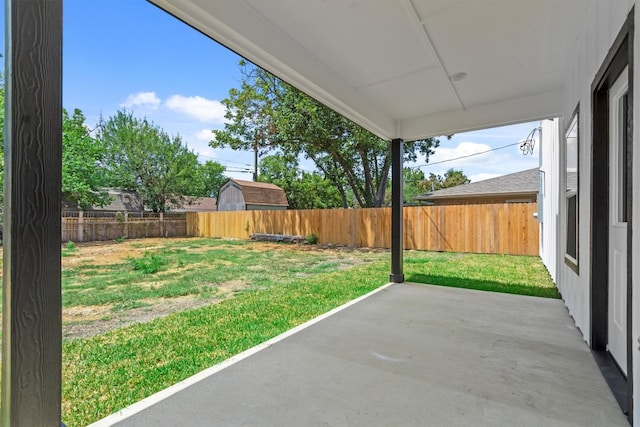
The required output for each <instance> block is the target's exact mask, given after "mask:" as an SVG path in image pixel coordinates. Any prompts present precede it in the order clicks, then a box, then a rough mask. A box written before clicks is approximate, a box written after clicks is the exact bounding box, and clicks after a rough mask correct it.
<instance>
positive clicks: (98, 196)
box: [62, 108, 109, 209]
mask: <svg viewBox="0 0 640 427" xmlns="http://www.w3.org/2000/svg"><path fill="white" fill-rule="evenodd" d="M104 154H105V152H104V148H103V147H102V146H101V144H100V143H99V142H98V141H97V140H96V139H95V138H93V137H91V134H90V133H89V129H87V127H86V125H85V117H84V115H83V114H82V111H80V110H79V109H77V108H76V109H75V110H74V111H73V115H72V116H69V113H68V112H67V110H65V109H63V110H62V194H63V195H64V197H65V199H67V200H68V201H69V202H71V203H72V204H74V205H76V206H78V207H80V208H81V209H87V208H88V207H90V206H104V205H106V204H107V203H109V197H108V194H107V192H106V191H105V190H104V188H103V186H102V182H101V178H102V177H101V173H100V171H99V168H98V166H99V165H100V163H101V162H102V161H103V159H104Z"/></svg>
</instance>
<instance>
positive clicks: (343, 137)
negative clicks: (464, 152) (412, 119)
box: [210, 61, 439, 207]
mask: <svg viewBox="0 0 640 427" xmlns="http://www.w3.org/2000/svg"><path fill="white" fill-rule="evenodd" d="M240 67H241V70H242V74H243V80H242V82H241V84H240V88H238V89H236V88H233V89H231V90H230V91H229V96H228V98H226V99H224V100H223V101H222V103H223V104H224V105H225V107H226V115H225V116H226V118H227V120H228V122H227V123H226V124H225V128H224V130H217V131H214V135H215V138H214V140H213V141H211V143H210V145H211V146H212V147H216V148H217V147H231V148H232V149H235V150H251V149H256V150H258V151H259V152H260V154H267V153H280V154H282V155H285V156H290V157H291V158H298V156H300V155H302V156H304V158H306V159H310V160H312V161H313V162H314V164H315V166H316V168H317V169H318V171H319V173H320V174H321V176H322V177H323V178H324V179H326V180H328V181H329V182H330V183H331V184H332V186H333V187H334V188H335V189H336V190H337V192H338V194H339V195H340V198H341V201H342V206H343V207H347V206H350V205H354V204H355V205H357V206H361V207H374V206H381V205H382V204H383V203H384V200H385V193H386V191H387V183H388V179H389V172H390V169H391V152H390V144H389V142H388V141H384V140H382V139H381V138H378V137H377V136H375V135H373V134H371V133H370V132H368V131H366V130H364V129H362V128H361V127H359V126H357V125H356V124H354V123H353V122H351V121H349V120H347V119H345V118H344V117H342V116H341V115H339V114H338V113H336V112H334V111H332V110H331V109H329V108H327V107H325V106H324V105H322V104H320V103H318V102H317V101H315V100H313V99H312V98H310V97H309V96H307V95H305V94H303V93H302V92H300V91H298V90H297V89H295V88H293V87H292V86H290V85H288V84H287V83H285V82H283V81H282V80H280V79H278V78H276V77H274V76H273V75H271V74H269V73H268V72H266V71H264V70H262V69H259V68H256V67H253V66H251V65H248V64H247V63H245V62H244V61H241V63H240ZM438 144H439V141H438V140H437V139H433V138H430V139H424V140H419V141H414V142H407V143H405V161H415V160H416V158H417V156H418V155H419V154H422V155H424V156H425V157H426V158H427V159H428V157H429V155H431V154H432V153H433V150H434V148H436V147H437V146H438Z"/></svg>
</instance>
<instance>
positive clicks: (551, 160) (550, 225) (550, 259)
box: [540, 119, 560, 283]
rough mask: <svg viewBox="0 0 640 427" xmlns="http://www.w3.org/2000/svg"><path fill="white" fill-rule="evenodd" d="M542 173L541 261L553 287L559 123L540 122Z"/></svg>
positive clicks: (556, 273)
mask: <svg viewBox="0 0 640 427" xmlns="http://www.w3.org/2000/svg"><path fill="white" fill-rule="evenodd" d="M540 127H541V138H540V171H541V172H542V173H543V176H544V180H543V181H541V183H540V184H541V188H540V191H541V193H542V212H541V218H540V219H541V222H540V257H541V258H542V262H543V263H544V265H545V266H546V267H547V270H548V271H549V274H550V275H551V278H552V279H553V281H554V283H557V280H558V279H557V277H558V270H557V266H558V264H557V257H558V245H557V244H556V243H557V242H558V236H557V233H558V225H557V223H558V200H559V197H560V188H559V185H558V179H557V177H558V176H560V161H559V159H558V153H559V151H560V139H559V137H560V119H553V120H543V121H541V122H540Z"/></svg>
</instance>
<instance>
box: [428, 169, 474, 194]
mask: <svg viewBox="0 0 640 427" xmlns="http://www.w3.org/2000/svg"><path fill="white" fill-rule="evenodd" d="M469 182H471V180H470V179H469V178H468V177H467V176H466V175H465V174H464V172H462V171H461V170H455V169H449V170H447V171H446V172H445V173H444V177H443V176H442V175H436V174H434V173H430V174H429V178H428V179H427V180H426V181H425V183H424V188H425V191H435V190H441V189H443V188H449V187H455V186H457V185H462V184H468V183H469Z"/></svg>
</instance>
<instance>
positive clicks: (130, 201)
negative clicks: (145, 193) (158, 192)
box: [62, 188, 144, 212]
mask: <svg viewBox="0 0 640 427" xmlns="http://www.w3.org/2000/svg"><path fill="white" fill-rule="evenodd" d="M107 193H108V195H109V198H110V199H111V200H110V202H109V204H108V205H105V206H102V207H100V206H92V207H91V208H89V209H87V211H100V212H102V211H108V212H142V211H144V203H143V202H142V197H141V196H140V194H139V193H138V192H137V191H134V190H120V189H118V188H110V189H108V190H107ZM62 208H63V209H64V210H68V211H77V210H79V209H78V208H77V207H75V206H73V205H72V203H71V202H69V201H68V200H66V199H64V198H63V200H62Z"/></svg>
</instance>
